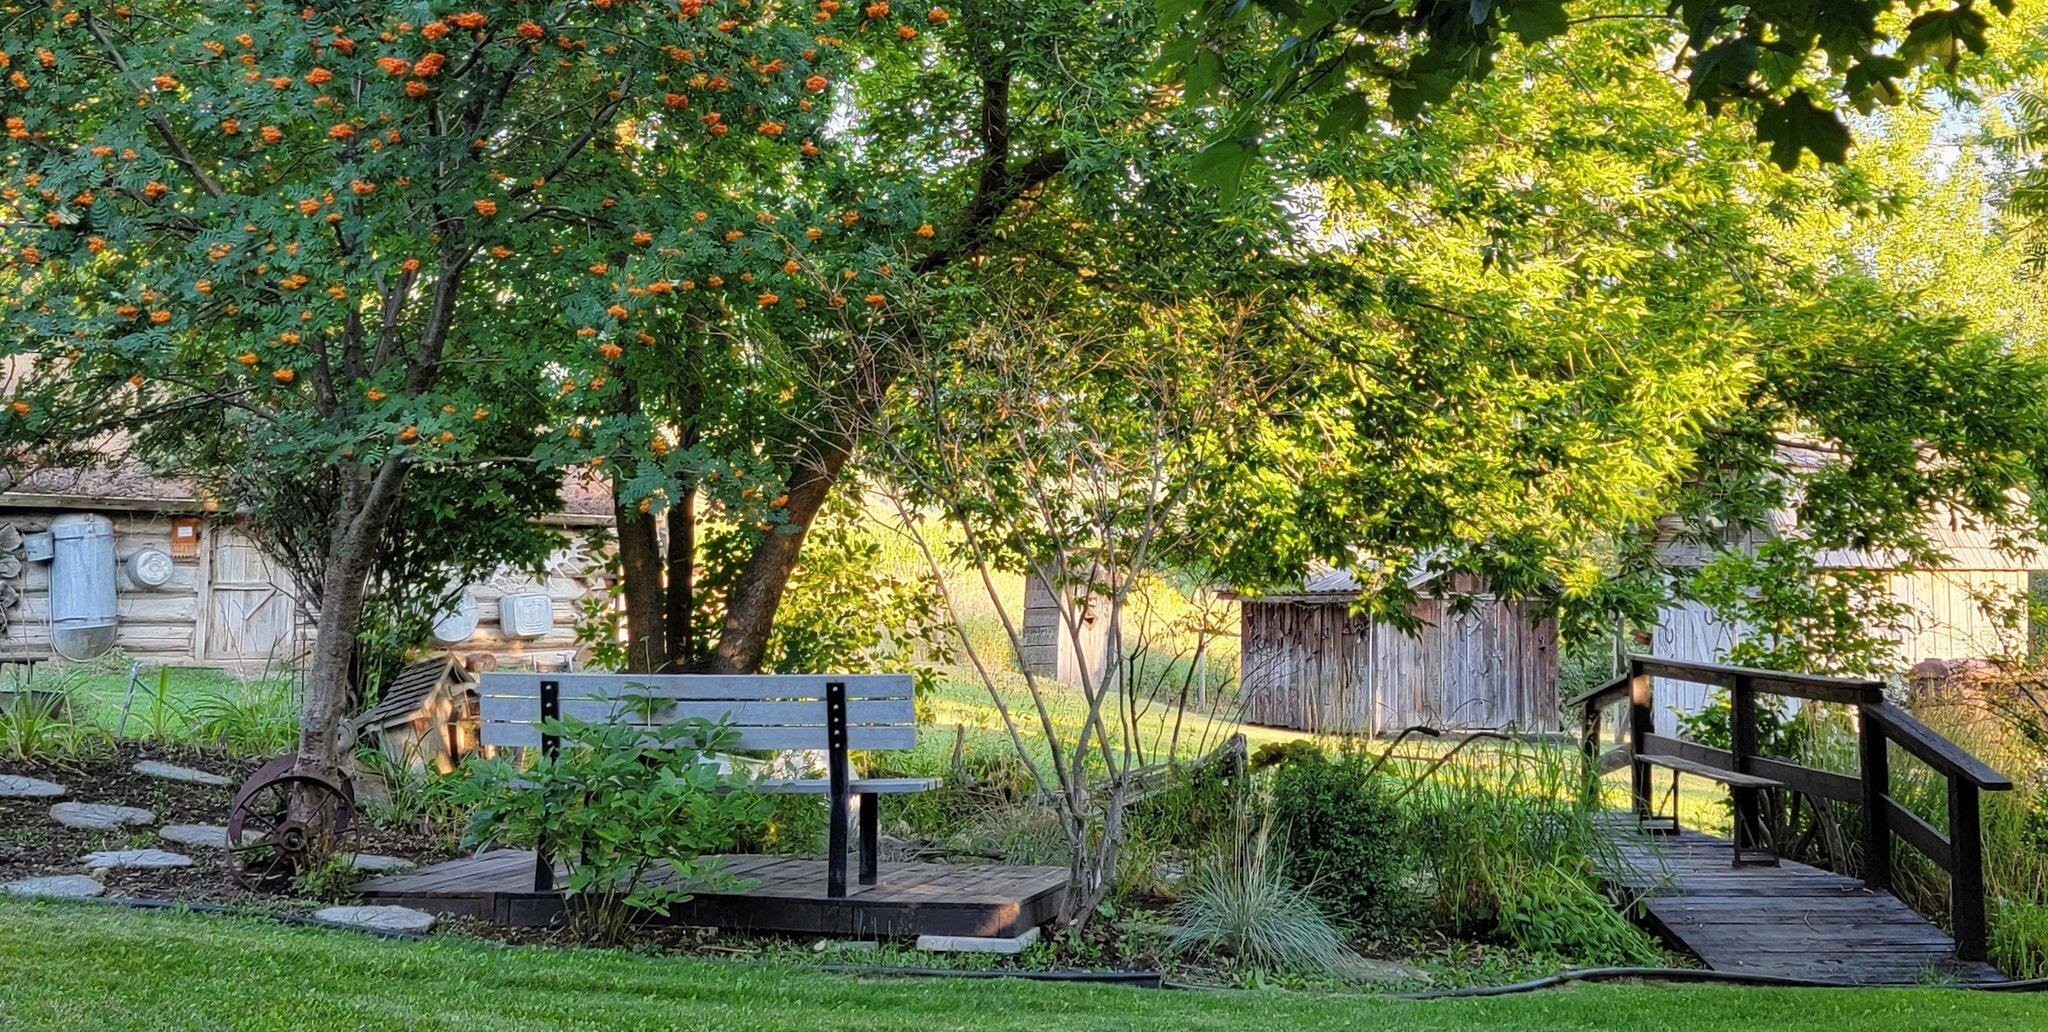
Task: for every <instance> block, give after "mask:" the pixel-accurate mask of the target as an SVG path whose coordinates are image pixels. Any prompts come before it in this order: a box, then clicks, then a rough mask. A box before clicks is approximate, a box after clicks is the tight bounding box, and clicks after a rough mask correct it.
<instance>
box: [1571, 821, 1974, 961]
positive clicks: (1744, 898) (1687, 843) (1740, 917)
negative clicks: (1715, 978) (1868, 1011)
mask: <svg viewBox="0 0 2048 1032" xmlns="http://www.w3.org/2000/svg"><path fill="white" fill-rule="evenodd" d="M1598 824H1599V826H1600V828H1601V830H1602V832H1603V833H1604V834H1605V836H1606V838H1607V839H1608V841H1610V842H1611V843H1613V845H1614V855H1613V856H1612V857H1611V858H1609V859H1607V860H1606V861H1604V862H1603V863H1602V865H1601V867H1602V870H1601V872H1600V874H1601V877H1602V878H1603V879H1604V880H1605V881H1606V882H1607V884H1608V885H1609V886H1610V887H1611V888H1613V889H1615V890H1617V891H1618V892H1621V893H1624V894H1626V895H1629V896H1639V897H1641V899H1640V901H1639V902H1638V904H1637V909H1638V912H1639V914H1640V916H1641V917H1642V918H1643V919H1644V921H1645V923H1646V924H1647V925H1648V926H1649V927H1650V929H1651V931H1653V932H1655V933H1656V934H1658V935H1659V936H1661V937H1663V938H1664V939H1665V941H1667V942H1668V943H1670V944H1671V945H1673V946H1675V947H1678V948H1680V949H1683V950H1685V951H1687V952H1689V953H1692V954H1693V955H1695V956H1697V957H1699V958H1700V960H1702V961H1704V962H1705V963H1706V965H1707V966H1708V967H1710V968H1712V969H1714V970H1715V971H1726V972H1731V973H1735V974H1745V975H1775V976H1779V977H1785V978H1803V979H1816V980H1822V981H1830V982H1848V983H1856V984H1864V985H1879V984H1913V983H1919V982H1925V981H1928V980H1930V979H1931V980H1938V981H1960V982H1997V981H2002V980H2003V979H2004V977H2005V976H2004V975H2002V974H2001V973H1999V971H1998V969H1997V968H1994V967H1992V966H1991V965H1989V964H1986V963H1983V962H1981V961H1964V960H1958V959H1956V956H1955V949H1956V947H1955V941H1954V940H1953V939H1951V938H1949V936H1948V934H1947V933H1945V932H1943V931H1942V930H1941V929H1940V928H1939V927H1937V926H1935V924H1934V923H1933V922H1931V921H1929V920H1927V919H1926V918H1924V917H1921V916H1920V915H1919V914H1918V913H1916V912H1914V911H1913V909H1912V908H1911V907H1908V906H1907V905H1906V904H1905V903H1904V902H1902V901H1900V900H1899V898H1898V897H1896V896H1894V895H1892V894H1891V893H1888V892H1872V891H1870V890H1869V889H1866V888H1864V887H1863V883H1862V882H1861V881H1859V880H1857V879H1855V878H1850V877H1845V876H1843V875H1839V874H1835V873H1832V872H1830V871H1823V870H1821V869H1819V868H1817V867H1810V866H1808V865H1806V864H1801V863H1795V862H1793V861H1790V860H1786V861H1783V862H1782V863H1781V864H1779V865H1778V866H1775V867H1770V866H1744V867H1736V866H1734V865H1733V864H1732V863H1731V859H1732V857H1733V849H1734V847H1733V845H1732V844H1731V843H1730V842H1729V841H1728V840H1727V839H1724V838H1717V837H1715V836H1712V835H1707V834H1704V833H1701V832H1698V831H1693V830H1689V829H1688V830H1685V831H1682V832H1680V833H1679V834H1677V835H1648V834H1644V833H1643V832H1642V831H1641V830H1639V828H1638V827H1637V824H1636V821H1635V819H1634V818H1633V817H1632V816H1630V815H1628V814H1625V813H1613V814H1603V815H1601V817H1600V818H1599V820H1598Z"/></svg>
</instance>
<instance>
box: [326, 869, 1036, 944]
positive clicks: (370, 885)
mask: <svg viewBox="0 0 2048 1032" xmlns="http://www.w3.org/2000/svg"><path fill="white" fill-rule="evenodd" d="M726 861H727V866H726V870H727V871H728V872H730V873H732V874H734V875H737V876H739V877H741V878H743V879H746V881H747V885H746V887H745V888H743V889H740V890H739V891H735V892H702V893H698V894H697V895H696V897H695V898H693V899H691V900H690V901H689V902H687V903H684V904H682V905H681V906H678V907H674V908H672V911H671V914H670V917H669V918H668V919H667V922H666V923H670V924H679V925H695V926H711V927H717V928H738V929H745V930H749V931H760V932H793V933H799V934H807V935H832V936H839V937H845V938H856V939H858V938H881V937H887V936H907V935H923V934H934V935H985V936H1012V935H1020V934H1022V933H1023V932H1024V931H1025V930H1026V929H1029V928H1034V927H1037V926H1039V925H1042V924H1044V923H1046V922H1047V921H1050V920H1052V919H1053V917H1054V916H1055V915H1056V914H1057V913H1058V911H1059V906H1060V903H1061V902H1062V901H1063V900H1064V898H1065V894H1066V884H1067V871H1066V869H1065V868H1062V867H1008V866H1001V865H994V864H973V865H968V864H960V865H954V864H922V863H910V864H904V863H884V864H882V865H881V872H880V874H881V878H880V882H879V884H876V885H859V884H855V885H850V886H848V887H847V894H846V895H845V896H844V897H843V898H840V899H832V898H830V897H828V896H826V895H825V861H824V860H823V859H822V858H814V859H803V858H797V857H785V856H754V855H748V856H731V857H727V858H726ZM355 891H356V892H357V893H358V894H359V895H361V896H362V897H363V901H364V902H365V903H394V904H399V905H401V906H409V907H415V908H418V909H420V910H426V911H430V912H433V913H437V914H459V915H464V916H468V917H478V918H483V919H485V920H488V921H494V922H497V923H499V924H505V925H514V926H533V925H545V924H550V923H553V922H554V921H557V920H559V919H560V918H561V915H562V899H561V896H560V895H559V894H558V893H553V892H535V891H534V889H533V854H532V853H531V852H528V851H526V850H513V849H501V850H493V851H491V852H488V853H483V854H481V855H478V856H473V857H464V858H462V859H459V860H450V861H447V862H445V863H439V864H434V865H432V866H430V867H423V868H420V869H419V870H416V871H407V872H405V873H403V874H391V875H384V876H382V877H377V878H371V879H369V880H368V881H364V882H361V883H359V884H358V885H356V886H355Z"/></svg>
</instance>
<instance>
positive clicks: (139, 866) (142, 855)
mask: <svg viewBox="0 0 2048 1032" xmlns="http://www.w3.org/2000/svg"><path fill="white" fill-rule="evenodd" d="M80 862H81V863H83V864H84V865H85V866H87V867H90V868H92V869H93V870H95V871H104V870H110V869H113V868H126V869H131V870H162V869H164V868H169V867H190V866H192V858H191V857H189V856H186V855H185V854H183V853H172V852H167V851H165V850H162V849H105V850H101V851H100V852H97V853H87V854H86V856H85V859H84V860H82V861H80Z"/></svg>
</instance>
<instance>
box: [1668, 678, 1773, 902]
mask: <svg viewBox="0 0 2048 1032" xmlns="http://www.w3.org/2000/svg"><path fill="white" fill-rule="evenodd" d="M1728 703H1729V712H1728V730H1729V735H1728V738H1729V752H1730V753H1731V754H1732V755H1733V757H1734V760H1735V771H1736V773H1738V774H1747V773H1749V772H1750V767H1751V766H1752V764H1751V763H1750V759H1751V757H1753V756H1755V755H1756V687H1755V686H1754V685H1752V684H1751V683H1750V680H1749V678H1747V677H1737V678H1736V679H1735V684H1734V685H1733V686H1732V687H1730V688H1729V690H1728ZM1729 795H1730V796H1731V797H1733V799H1734V803H1735V857H1736V861H1737V862H1738V863H1739V862H1741V859H1742V856H1743V854H1745V853H1752V852H1755V851H1756V848H1757V834H1756V830H1757V828H1756V822H1757V820H1758V818H1759V817H1760V816H1761V814H1760V813H1759V812H1758V810H1759V807H1758V805H1757V803H1758V798H1757V791H1756V790H1755V789H1753V788H1738V789H1736V790H1734V791H1733V792H1730V793H1729ZM1673 805H1674V806H1675V805H1677V804H1676V803H1674V804H1673Z"/></svg>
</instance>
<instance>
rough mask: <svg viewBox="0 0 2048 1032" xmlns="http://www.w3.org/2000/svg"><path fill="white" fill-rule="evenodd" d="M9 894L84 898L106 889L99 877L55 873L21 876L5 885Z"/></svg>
mask: <svg viewBox="0 0 2048 1032" xmlns="http://www.w3.org/2000/svg"><path fill="white" fill-rule="evenodd" d="M5 888H6V889H7V893H8V895H11V896H43V897H48V898H51V899H86V898H88V897H91V896H97V895H99V894H100V893H103V892H105V891H107V887H106V886H105V885H101V884H100V882H99V879H97V878H90V877H87V876H85V875H83V874H56V875H51V876H49V877H46V878H23V879H21V880H20V881H11V882H8V883H7V884H6V886H5Z"/></svg>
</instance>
